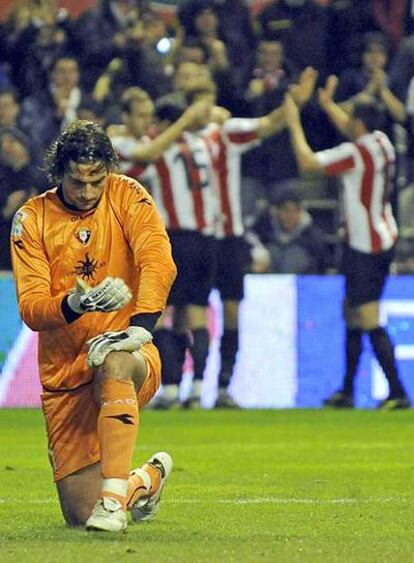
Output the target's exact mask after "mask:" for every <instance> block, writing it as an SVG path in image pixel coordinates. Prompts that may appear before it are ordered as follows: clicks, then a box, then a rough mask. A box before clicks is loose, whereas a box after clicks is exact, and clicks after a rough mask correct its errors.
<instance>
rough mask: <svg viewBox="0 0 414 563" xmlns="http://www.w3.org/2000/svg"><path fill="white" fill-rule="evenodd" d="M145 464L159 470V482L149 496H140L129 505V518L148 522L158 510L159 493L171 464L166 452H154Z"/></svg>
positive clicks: (168, 473)
mask: <svg viewBox="0 0 414 563" xmlns="http://www.w3.org/2000/svg"><path fill="white" fill-rule="evenodd" d="M147 464H148V465H151V466H152V467H154V468H155V469H157V470H158V471H159V472H160V474H161V482H160V486H159V487H158V489H157V490H156V491H155V493H153V494H152V495H151V496H147V497H146V498H145V499H143V498H140V499H139V500H138V501H137V502H136V503H135V504H134V505H133V506H132V507H131V518H132V520H133V521H134V522H149V521H150V520H153V519H154V518H155V517H156V515H157V514H158V512H159V510H160V500H161V494H162V491H163V489H164V485H165V481H166V480H167V479H168V477H169V475H170V473H171V469H172V466H173V462H172V459H171V456H170V455H169V454H167V453H166V452H158V453H157V454H154V455H153V456H152V457H151V458H150V459H149V460H148V461H147ZM144 471H145V470H144Z"/></svg>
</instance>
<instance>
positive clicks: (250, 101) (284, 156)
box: [242, 39, 298, 227]
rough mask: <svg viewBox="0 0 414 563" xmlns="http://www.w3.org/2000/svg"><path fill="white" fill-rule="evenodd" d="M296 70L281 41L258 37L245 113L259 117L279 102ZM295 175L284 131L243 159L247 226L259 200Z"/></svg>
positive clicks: (294, 167) (291, 155) (250, 222)
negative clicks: (288, 58)
mask: <svg viewBox="0 0 414 563" xmlns="http://www.w3.org/2000/svg"><path fill="white" fill-rule="evenodd" d="M296 76H297V73H296V71H295V69H294V68H293V67H292V65H291V64H290V63H289V61H287V60H286V58H285V56H284V49H283V45H282V43H281V42H280V41H268V40H265V39H261V40H260V42H259V45H258V48H257V53H256V66H255V67H254V68H253V69H252V73H251V79H250V82H249V85H248V88H247V90H246V92H245V101H246V108H247V112H246V113H247V114H248V115H249V116H250V117H262V116H263V115H266V114H267V113H269V112H270V111H271V110H272V109H273V108H275V107H277V106H278V105H281V103H282V101H283V96H284V94H285V93H286V92H287V91H288V89H289V87H290V86H291V84H293V82H294V81H295V78H296ZM297 177H298V169H297V165H296V160H295V157H294V154H293V152H292V150H291V148H290V143H289V135H288V133H287V132H286V131H284V132H282V133H281V134H280V135H277V136H275V137H271V138H269V139H266V140H265V141H264V142H263V143H262V144H261V145H260V146H259V147H258V148H256V149H253V150H252V151H250V152H249V153H248V154H246V156H245V157H244V159H243V184H242V209H243V216H244V218H245V221H246V222H247V225H248V227H251V225H252V224H253V223H254V221H255V218H256V216H257V213H258V206H260V201H267V200H268V198H269V195H270V193H271V192H276V191H277V185H278V184H279V183H280V182H284V181H285V180H289V179H293V178H297Z"/></svg>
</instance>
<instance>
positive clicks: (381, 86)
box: [336, 32, 405, 136]
mask: <svg viewBox="0 0 414 563" xmlns="http://www.w3.org/2000/svg"><path fill="white" fill-rule="evenodd" d="M388 59H389V47H388V42H387V39H386V37H385V35H383V34H382V33H378V32H377V33H368V34H366V35H365V36H364V37H363V42H362V48H361V61H360V65H359V66H358V67H357V68H350V69H348V70H346V71H344V73H343V74H341V76H340V77H339V82H338V88H337V91H336V100H337V101H339V102H344V101H347V102H351V103H350V105H351V108H349V109H350V110H352V101H353V100H352V98H353V97H355V96H356V97H357V96H358V95H360V94H361V95H365V94H367V95H369V96H375V97H376V98H377V99H378V101H379V102H381V103H382V104H383V105H384V107H385V109H386V113H387V117H388V124H387V133H388V135H389V136H392V124H393V123H395V122H400V123H403V122H404V121H405V108H404V103H403V102H402V101H400V100H399V99H398V97H397V96H396V94H395V93H394V92H393V91H392V90H391V88H390V81H389V79H388V76H387V65H388ZM404 99H405V98H404ZM344 109H347V106H344Z"/></svg>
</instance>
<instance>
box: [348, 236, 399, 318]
mask: <svg viewBox="0 0 414 563" xmlns="http://www.w3.org/2000/svg"><path fill="white" fill-rule="evenodd" d="M393 257H394V247H393V248H390V250H386V251H385V252H380V253H379V254H368V253H365V252H359V251H358V250H354V249H353V248H350V247H349V246H348V245H343V254H342V268H341V270H342V274H343V275H344V276H345V297H346V300H347V303H348V304H349V305H350V306H351V307H359V306H360V305H364V304H365V303H371V302H373V301H379V299H380V297H381V295H382V292H383V289H384V285H385V282H386V280H387V277H388V274H389V272H390V265H391V262H392V260H393Z"/></svg>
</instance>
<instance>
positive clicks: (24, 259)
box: [11, 199, 66, 331]
mask: <svg viewBox="0 0 414 563" xmlns="http://www.w3.org/2000/svg"><path fill="white" fill-rule="evenodd" d="M39 203H40V206H41V205H42V200H41V199H40V200H37V202H36V204H34V203H33V202H32V203H28V204H27V205H25V206H23V207H22V208H21V209H19V211H17V212H16V214H15V216H14V219H13V225H12V230H11V254H12V262H13V272H14V277H15V281H16V291H17V299H18V303H19V310H20V315H21V317H22V319H23V321H24V322H25V323H26V324H27V325H28V326H29V327H30V328H31V329H32V330H35V331H43V330H51V329H54V328H58V327H61V326H63V325H65V324H66V320H65V318H64V316H63V313H62V309H61V305H62V299H63V297H64V294H63V293H61V294H58V295H53V294H52V290H51V274H50V266H49V262H48V259H47V256H46V253H45V248H44V246H43V244H42V240H41V230H40V231H39V228H38V219H39V211H40V212H41V209H37V208H38V207H39Z"/></svg>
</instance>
